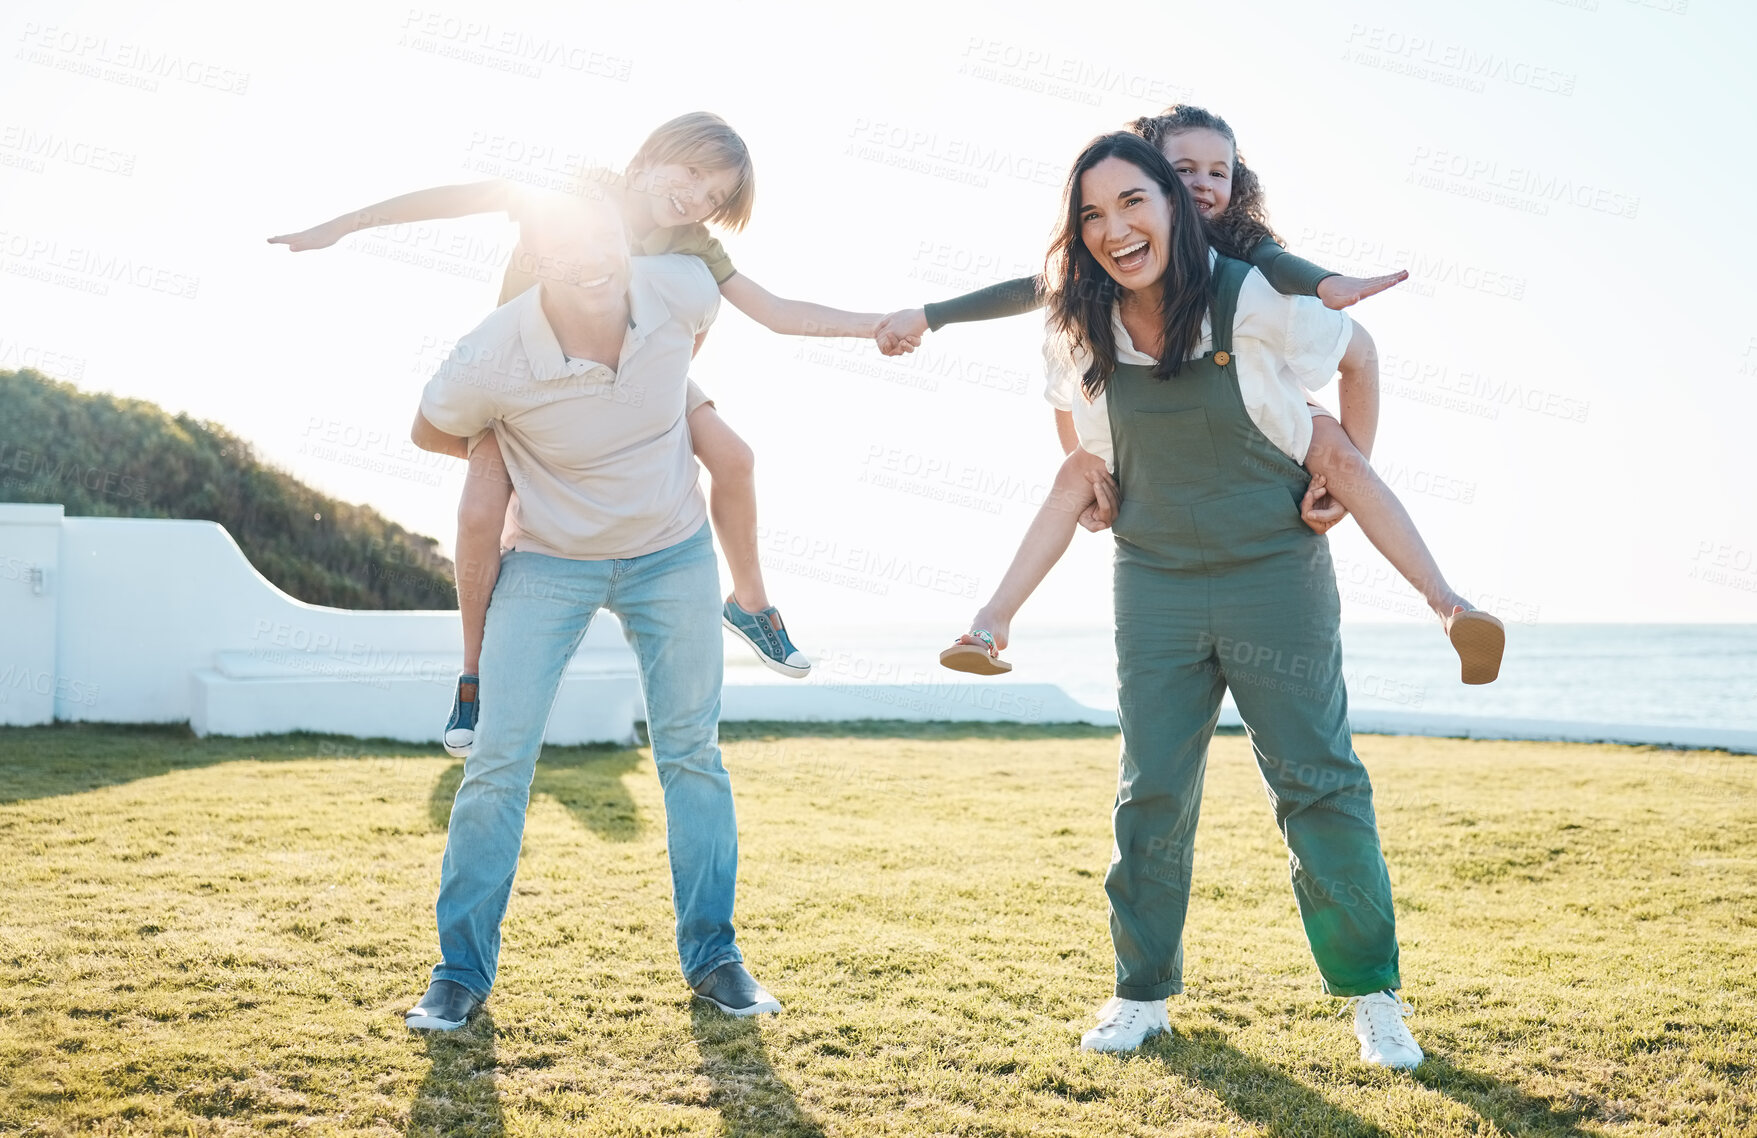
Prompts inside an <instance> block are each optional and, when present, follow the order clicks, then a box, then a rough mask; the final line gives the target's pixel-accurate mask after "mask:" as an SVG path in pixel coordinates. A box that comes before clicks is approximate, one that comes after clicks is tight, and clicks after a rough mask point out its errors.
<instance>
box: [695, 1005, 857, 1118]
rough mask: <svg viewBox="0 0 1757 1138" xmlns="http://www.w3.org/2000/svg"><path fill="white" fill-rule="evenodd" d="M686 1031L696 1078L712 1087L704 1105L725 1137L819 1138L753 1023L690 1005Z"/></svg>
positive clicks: (715, 1010)
mask: <svg viewBox="0 0 1757 1138" xmlns="http://www.w3.org/2000/svg"><path fill="white" fill-rule="evenodd" d="M689 1018H690V1030H691V1031H692V1032H693V1033H694V1035H695V1042H696V1050H697V1051H698V1052H700V1054H701V1057H702V1066H701V1070H702V1074H704V1075H706V1076H707V1077H708V1080H709V1081H710V1082H711V1083H713V1084H714V1089H713V1090H711V1091H710V1092H708V1105H709V1106H712V1107H713V1108H714V1109H715V1110H718V1111H719V1112H720V1119H721V1127H720V1132H721V1133H722V1134H725V1135H727V1136H728V1138H824V1129H823V1127H822V1126H820V1125H818V1124H817V1122H815V1121H814V1120H813V1119H812V1118H811V1116H810V1115H808V1114H806V1113H805V1112H804V1111H803V1110H801V1109H800V1106H799V1101H798V1100H797V1099H795V1098H794V1097H793V1090H792V1088H790V1087H789V1086H788V1085H787V1084H786V1083H784V1082H782V1081H781V1079H780V1077H779V1076H777V1075H776V1074H775V1068H774V1066H773V1064H771V1063H770V1062H769V1051H768V1047H767V1046H766V1045H765V1044H764V1043H763V1034H762V1029H761V1028H760V1027H759V1026H758V1020H757V1018H751V1019H740V1018H738V1017H737V1016H729V1015H727V1014H726V1013H725V1012H722V1011H719V1010H717V1009H715V1008H711V1007H709V1006H708V1005H707V1004H704V1003H702V1002H701V1001H700V1000H692V1001H690V1016H689Z"/></svg>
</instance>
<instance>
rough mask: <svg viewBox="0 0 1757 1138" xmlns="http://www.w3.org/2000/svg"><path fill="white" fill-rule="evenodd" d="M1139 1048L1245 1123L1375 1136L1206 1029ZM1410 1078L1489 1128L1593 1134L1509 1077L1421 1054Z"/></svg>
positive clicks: (1575, 1136)
mask: <svg viewBox="0 0 1757 1138" xmlns="http://www.w3.org/2000/svg"><path fill="white" fill-rule="evenodd" d="M1141 1054H1142V1055H1143V1056H1150V1057H1152V1058H1154V1059H1157V1060H1158V1061H1159V1062H1160V1063H1162V1064H1164V1065H1165V1067H1167V1068H1168V1069H1169V1070H1171V1071H1173V1072H1174V1073H1176V1074H1178V1075H1181V1076H1183V1077H1184V1078H1186V1079H1188V1080H1189V1081H1190V1082H1192V1083H1196V1084H1197V1085H1199V1086H1202V1087H1206V1088H1207V1089H1208V1090H1209V1091H1210V1092H1211V1093H1213V1094H1214V1095H1215V1096H1216V1097H1217V1098H1219V1099H1220V1100H1221V1101H1222V1102H1224V1103H1225V1104H1226V1107H1227V1109H1228V1110H1230V1111H1232V1112H1233V1113H1234V1114H1236V1115H1238V1116H1239V1117H1240V1118H1241V1119H1243V1120H1245V1121H1246V1122H1250V1123H1254V1124H1256V1125H1258V1126H1261V1127H1262V1128H1263V1129H1264V1130H1265V1131H1267V1132H1268V1133H1270V1134H1273V1135H1285V1136H1286V1138H1309V1136H1312V1135H1325V1136H1331V1135H1334V1136H1336V1138H1382V1136H1384V1135H1386V1134H1387V1131H1385V1130H1384V1129H1383V1128H1381V1127H1379V1126H1377V1125H1375V1124H1374V1123H1372V1122H1369V1121H1367V1120H1366V1119H1364V1118H1362V1117H1360V1116H1359V1115H1357V1114H1354V1113H1352V1112H1350V1111H1347V1110H1344V1109H1343V1108H1341V1107H1339V1106H1337V1105H1336V1104H1335V1103H1333V1102H1331V1101H1330V1100H1329V1099H1327V1098H1325V1097H1324V1096H1323V1095H1322V1094H1320V1093H1319V1092H1317V1091H1315V1090H1313V1089H1312V1088H1311V1087H1308V1086H1306V1085H1305V1084H1304V1083H1302V1082H1300V1081H1299V1080H1297V1079H1295V1078H1293V1077H1291V1076H1290V1075H1288V1074H1287V1073H1286V1072H1285V1071H1282V1070H1279V1069H1277V1068H1275V1067H1273V1066H1270V1065H1269V1064H1267V1063H1264V1062H1262V1061H1261V1060H1259V1059H1255V1058H1253V1057H1251V1056H1249V1055H1247V1054H1245V1053H1244V1052H1242V1051H1240V1050H1239V1049H1238V1048H1236V1047H1234V1046H1232V1045H1231V1044H1230V1043H1228V1042H1227V1041H1226V1037H1225V1036H1224V1035H1222V1034H1221V1033H1220V1032H1219V1031H1218V1030H1216V1029H1213V1028H1203V1029H1198V1030H1196V1031H1193V1032H1186V1033H1178V1032H1173V1033H1171V1034H1169V1035H1162V1036H1160V1037H1158V1038H1157V1039H1155V1040H1154V1041H1153V1042H1151V1043H1149V1044H1148V1045H1147V1047H1146V1049H1144V1050H1143V1051H1142V1052H1141ZM1412 1077H1413V1078H1414V1079H1415V1081H1416V1082H1418V1083H1420V1084H1421V1085H1423V1086H1425V1087H1427V1088H1428V1089H1429V1090H1431V1091H1434V1092H1436V1093H1439V1094H1443V1095H1445V1096H1446V1097H1447V1098H1449V1099H1451V1100H1453V1101H1454V1102H1456V1103H1458V1104H1459V1105H1461V1106H1463V1107H1465V1108H1467V1109H1468V1110H1470V1111H1471V1112H1473V1113H1475V1114H1476V1115H1478V1116H1480V1117H1481V1118H1482V1119H1483V1120H1484V1121H1485V1122H1487V1123H1489V1124H1491V1126H1492V1128H1494V1129H1495V1132H1496V1133H1503V1132H1504V1133H1507V1134H1512V1135H1521V1136H1523V1135H1531V1136H1533V1138H1593V1135H1591V1134H1590V1132H1588V1131H1584V1130H1581V1129H1580V1128H1579V1126H1578V1125H1576V1124H1577V1123H1578V1122H1579V1121H1580V1118H1581V1116H1580V1112H1578V1111H1572V1110H1561V1111H1558V1110H1555V1109H1554V1108H1552V1107H1551V1105H1550V1104H1549V1103H1548V1102H1545V1101H1544V1100H1543V1099H1540V1098H1537V1097H1535V1096H1533V1095H1529V1094H1527V1093H1526V1092H1524V1091H1522V1090H1520V1089H1519V1088H1518V1087H1517V1086H1515V1085H1513V1084H1511V1083H1504V1082H1502V1081H1500V1080H1499V1079H1496V1078H1493V1077H1491V1076H1488V1075H1484V1074H1481V1073H1479V1072H1476V1071H1470V1070H1466V1069H1465V1068H1462V1067H1459V1066H1457V1065H1456V1064H1454V1063H1452V1062H1451V1061H1450V1060H1448V1059H1445V1058H1442V1057H1440V1056H1436V1055H1429V1056H1427V1058H1426V1059H1425V1060H1424V1061H1423V1062H1422V1065H1421V1066H1420V1067H1418V1068H1416V1070H1415V1071H1414V1072H1413V1076H1412Z"/></svg>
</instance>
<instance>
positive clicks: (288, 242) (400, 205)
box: [268, 178, 514, 253]
mask: <svg viewBox="0 0 1757 1138" xmlns="http://www.w3.org/2000/svg"><path fill="white" fill-rule="evenodd" d="M513 195H514V190H513V186H512V183H511V182H508V181H506V180H504V179H501V178H495V179H493V180H491V181H487V182H466V183H464V184H462V185H456V186H434V187H432V188H431V189H426V190H416V191H415V192H414V193H412V194H401V195H399V196H397V197H394V198H386V199H385V200H384V201H381V202H375V203H373V204H372V205H369V206H366V207H364V208H362V209H357V210H354V211H352V212H350V213H344V214H342V215H340V216H339V217H332V218H330V219H329V220H328V221H326V222H324V223H323V224H322V225H314V226H312V227H311V228H310V229H307V230H304V231H302V232H299V233H283V234H281V235H280V236H278V237H270V238H269V239H268V242H269V244H270V245H285V246H286V247H287V248H288V249H291V250H292V251H293V252H295V253H303V252H305V251H306V250H308V249H327V248H328V247H329V246H331V245H334V244H335V243H336V242H337V241H340V240H341V239H342V238H344V237H346V236H347V235H348V234H350V233H353V232H356V231H357V230H361V229H372V228H374V227H376V226H380V225H403V224H407V223H409V222H415V221H432V220H434V219H435V218H441V217H468V216H469V215H470V214H473V213H501V212H504V213H506V214H507V215H508V216H509V217H510V216H512V213H513V209H512V205H513Z"/></svg>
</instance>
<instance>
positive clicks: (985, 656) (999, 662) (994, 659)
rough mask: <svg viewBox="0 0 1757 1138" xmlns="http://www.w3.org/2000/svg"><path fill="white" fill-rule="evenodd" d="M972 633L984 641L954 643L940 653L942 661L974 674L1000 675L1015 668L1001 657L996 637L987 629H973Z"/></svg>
mask: <svg viewBox="0 0 1757 1138" xmlns="http://www.w3.org/2000/svg"><path fill="white" fill-rule="evenodd" d="M970 635H971V636H974V637H976V639H978V640H980V641H982V643H981V644H964V643H958V644H954V645H952V646H951V647H950V648H947V649H946V650H945V651H944V652H941V653H940V663H941V664H943V665H945V666H946V667H948V668H950V669H952V671H954V672H969V673H970V674H971V675H973V676H998V675H1000V674H1001V673H1003V672H1010V671H1012V670H1013V666H1012V665H1011V664H1009V663H1008V662H1007V661H1005V660H1003V659H1001V658H1000V652H999V650H998V649H996V648H995V646H994V637H993V636H990V635H989V634H988V632H987V631H986V630H984V629H980V628H977V629H972V630H971V631H970ZM985 646H986V647H985Z"/></svg>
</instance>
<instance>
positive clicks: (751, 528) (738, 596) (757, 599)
mask: <svg viewBox="0 0 1757 1138" xmlns="http://www.w3.org/2000/svg"><path fill="white" fill-rule="evenodd" d="M689 435H690V439H691V440H692V441H693V443H694V445H695V456H696V458H698V459H700V460H701V464H702V465H703V466H705V467H707V470H708V476H709V477H710V478H711V479H713V485H712V486H711V487H710V488H709V491H708V513H709V515H710V516H712V518H713V519H714V534H715V536H717V537H718V538H719V539H720V550H721V552H723V553H725V554H726V567H727V568H728V569H729V570H731V572H732V599H733V600H735V601H737V602H738V605H739V607H740V608H743V609H745V610H746V611H748V612H761V611H762V610H763V609H766V608H768V607H769V594H768V591H767V590H766V589H764V588H763V565H762V561H761V559H760V558H759V557H758V556H757V537H756V455H755V453H753V452H752V451H751V449H750V444H749V443H747V442H745V441H744V440H743V439H741V438H739V437H738V432H736V431H734V430H733V429H732V428H731V427H729V426H727V425H726V420H724V419H722V418H720V413H719V412H718V411H716V410H715V409H714V405H713V404H712V403H703V404H702V405H701V406H699V407H697V408H696V409H695V410H693V411H691V412H690V413H689Z"/></svg>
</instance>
